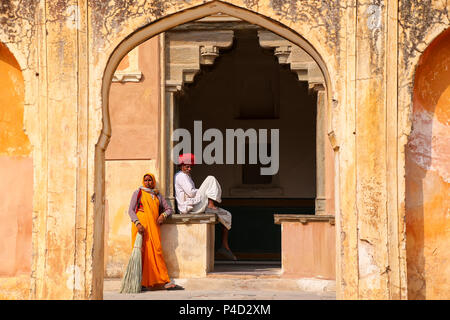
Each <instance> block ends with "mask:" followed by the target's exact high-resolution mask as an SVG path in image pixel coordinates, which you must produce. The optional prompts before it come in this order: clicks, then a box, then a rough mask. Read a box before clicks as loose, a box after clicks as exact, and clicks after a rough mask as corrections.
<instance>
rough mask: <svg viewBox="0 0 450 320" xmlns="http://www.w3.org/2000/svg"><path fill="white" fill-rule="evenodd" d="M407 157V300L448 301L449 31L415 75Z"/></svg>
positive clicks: (424, 57)
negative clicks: (411, 127) (411, 126)
mask: <svg viewBox="0 0 450 320" xmlns="http://www.w3.org/2000/svg"><path fill="white" fill-rule="evenodd" d="M413 99H414V100H413V114H412V125H413V129H412V132H411V134H410V137H409V142H408V146H407V153H406V155H407V157H406V161H407V162H406V174H407V176H406V235H407V239H406V245H407V263H408V298H409V299H445V300H446V299H448V298H449V297H450V263H449V262H450V240H449V239H450V29H448V30H447V31H445V32H444V33H443V34H442V35H440V36H439V37H438V38H437V39H436V40H434V41H433V42H432V43H431V45H430V46H429V47H428V48H427V49H426V51H425V52H424V53H423V54H422V56H421V58H420V61H419V64H418V66H417V69H416V75H415V82H414V98H413Z"/></svg>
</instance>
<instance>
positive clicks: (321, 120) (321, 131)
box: [313, 84, 327, 215]
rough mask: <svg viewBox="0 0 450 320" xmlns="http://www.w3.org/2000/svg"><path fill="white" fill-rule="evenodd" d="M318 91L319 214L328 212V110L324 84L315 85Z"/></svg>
mask: <svg viewBox="0 0 450 320" xmlns="http://www.w3.org/2000/svg"><path fill="white" fill-rule="evenodd" d="M313 90H314V91H316V92H317V115H316V200H315V205H316V210H315V213H316V214H317V215H324V214H327V212H326V210H325V206H326V195H325V134H326V114H325V112H326V110H325V99H326V92H325V87H324V86H323V85H322V84H316V85H314V86H313Z"/></svg>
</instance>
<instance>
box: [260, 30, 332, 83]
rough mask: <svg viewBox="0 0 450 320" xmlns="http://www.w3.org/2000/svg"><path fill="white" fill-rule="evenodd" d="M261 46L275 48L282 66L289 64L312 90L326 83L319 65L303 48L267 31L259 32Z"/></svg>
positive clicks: (300, 79)
mask: <svg viewBox="0 0 450 320" xmlns="http://www.w3.org/2000/svg"><path fill="white" fill-rule="evenodd" d="M258 38H259V44H260V46H261V47H263V48H273V49H274V54H275V56H276V57H277V58H278V62H279V63H280V64H289V65H290V68H291V70H292V71H294V72H296V73H297V76H298V80H299V81H307V82H308V84H309V87H310V88H313V87H315V86H316V85H322V86H323V84H324V83H325V80H324V78H323V75H322V72H321V71H320V68H319V66H318V65H317V63H316V62H315V61H314V60H313V59H312V58H311V57H310V56H309V55H308V54H307V53H306V52H305V51H304V50H303V49H301V48H299V47H298V46H296V45H295V44H293V43H291V42H289V41H288V40H285V39H284V38H282V37H280V36H278V35H276V34H274V33H272V32H270V31H267V30H258Z"/></svg>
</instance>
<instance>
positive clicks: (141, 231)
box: [136, 223, 145, 236]
mask: <svg viewBox="0 0 450 320" xmlns="http://www.w3.org/2000/svg"><path fill="white" fill-rule="evenodd" d="M136 228H137V229H138V232H139V233H140V234H142V236H143V235H144V233H145V228H144V227H143V226H142V224H140V223H138V224H137V225H136Z"/></svg>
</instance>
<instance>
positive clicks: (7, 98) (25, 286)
mask: <svg viewBox="0 0 450 320" xmlns="http://www.w3.org/2000/svg"><path fill="white" fill-rule="evenodd" d="M24 95H25V93H24V79H23V76H22V71H21V70H20V66H19V64H18V63H17V61H16V59H15V58H14V56H13V55H12V53H11V52H10V51H9V50H8V48H7V47H6V46H5V45H4V44H2V43H1V42H0V177H1V179H0V194H1V195H2V196H1V201H0V221H1V223H0V299H17V298H21V297H27V296H28V295H29V289H30V273H31V254H32V252H31V226H32V222H31V216H32V199H33V159H32V156H31V144H30V141H29V140H28V137H27V136H26V135H25V132H24V129H23V127H24V125H23V117H24Z"/></svg>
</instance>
